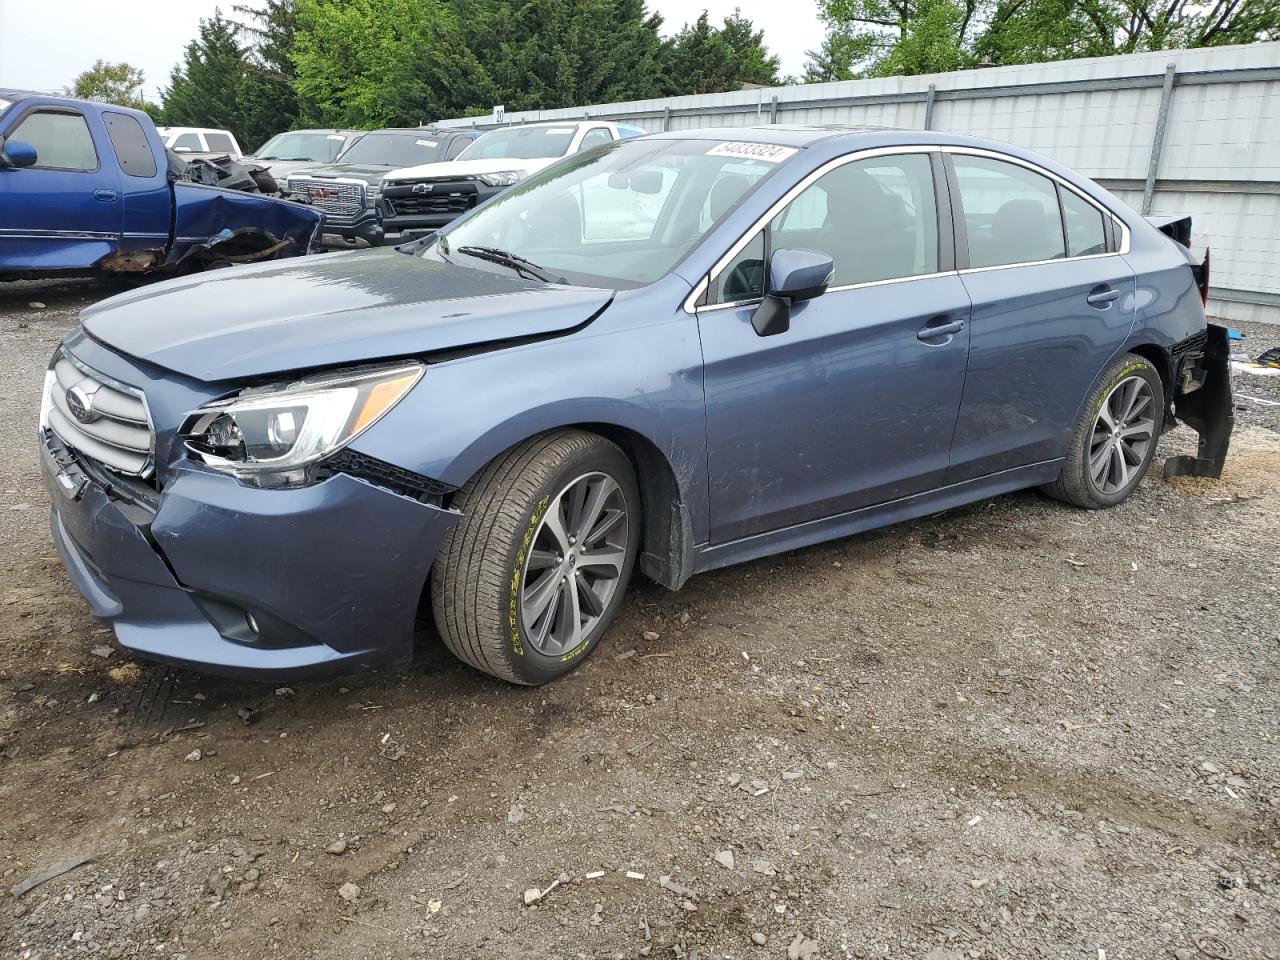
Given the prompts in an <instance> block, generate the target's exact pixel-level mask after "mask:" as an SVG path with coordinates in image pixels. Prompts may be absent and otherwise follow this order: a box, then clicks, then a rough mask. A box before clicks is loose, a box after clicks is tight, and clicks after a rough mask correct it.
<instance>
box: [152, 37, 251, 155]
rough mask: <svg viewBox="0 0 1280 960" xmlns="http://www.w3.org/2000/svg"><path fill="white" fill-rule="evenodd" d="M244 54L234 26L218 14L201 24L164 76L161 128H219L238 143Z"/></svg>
mask: <svg viewBox="0 0 1280 960" xmlns="http://www.w3.org/2000/svg"><path fill="white" fill-rule="evenodd" d="M246 66H247V64H246V59H245V50H244V48H243V47H242V46H241V45H240V42H239V40H238V39H237V31H236V25H235V24H234V23H232V22H231V21H230V20H227V19H225V18H224V17H223V16H222V14H221V13H220V12H217V13H215V14H214V15H213V16H212V17H211V18H209V19H208V20H201V21H200V27H199V31H198V33H197V36H196V38H195V39H194V40H192V41H191V42H190V43H188V44H187V48H186V51H185V52H184V53H183V56H182V60H181V62H179V63H178V64H177V65H176V66H175V67H174V68H173V72H172V73H171V74H170V76H169V86H168V87H167V88H166V89H165V90H164V91H163V92H162V93H161V100H162V115H163V117H164V122H165V123H167V124H169V125H171V126H180V127H220V128H223V129H227V130H230V131H231V132H232V133H233V134H235V137H236V139H237V140H241V139H242V138H244V139H245V140H246V143H248V142H251V141H249V140H248V138H247V133H248V131H247V130H246V129H245V127H244V125H243V123H242V122H241V121H242V119H243V113H242V107H241V104H240V93H241V90H242V88H243V84H244V76H245V71H246Z"/></svg>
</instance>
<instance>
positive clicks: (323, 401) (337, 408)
mask: <svg viewBox="0 0 1280 960" xmlns="http://www.w3.org/2000/svg"><path fill="white" fill-rule="evenodd" d="M422 371H423V365H422V364H420V363H407V364H398V365H396V366H394V367H382V368H380V369H376V370H366V371H357V372H348V373H340V374H329V375H325V376H318V377H312V378H304V379H302V380H298V381H296V382H294V383H290V384H286V385H284V386H281V387H271V388H268V389H253V390H246V391H244V392H243V393H241V394H240V395H239V396H236V397H232V398H231V399H229V400H219V401H217V402H215V403H209V404H206V405H205V406H203V407H201V408H200V409H199V410H196V411H194V412H193V413H191V414H189V415H188V416H187V419H186V421H185V422H184V423H183V425H182V430H181V436H182V439H183V442H184V443H185V444H186V447H187V449H188V450H190V451H191V452H192V453H193V454H195V456H196V457H197V458H198V459H199V460H200V461H202V462H203V463H205V464H208V465H209V466H210V467H213V468H214V469H215V470H221V471H223V472H224V473H230V474H233V475H235V476H237V477H239V478H240V479H242V480H246V481H248V482H250V483H254V484H257V485H259V486H282V485H293V484H297V483H303V482H305V481H306V468H307V467H308V466H310V465H311V464H313V463H315V462H317V461H318V460H323V459H324V458H325V457H327V456H329V455H330V454H333V453H336V452H337V451H339V450H341V449H342V448H343V447H345V446H346V445H347V444H348V443H350V442H351V441H352V440H354V439H355V438H356V437H358V436H359V435H360V434H361V433H363V432H364V431H365V430H367V429H369V427H371V426H373V425H374V424H375V423H377V422H378V420H379V419H381V418H382V416H383V415H384V414H386V413H387V411H389V410H390V409H391V408H392V407H394V406H395V405H396V404H397V403H399V402H400V400H401V398H403V397H404V395H405V394H406V393H408V392H409V391H410V390H411V389H412V388H413V385H414V384H416V383H417V382H418V380H419V378H421V376H422Z"/></svg>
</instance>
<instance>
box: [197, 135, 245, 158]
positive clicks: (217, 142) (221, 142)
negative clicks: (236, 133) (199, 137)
mask: <svg viewBox="0 0 1280 960" xmlns="http://www.w3.org/2000/svg"><path fill="white" fill-rule="evenodd" d="M204 139H205V142H206V143H208V144H209V149H210V150H211V151H212V152H214V153H236V152H238V151H237V150H236V145H235V141H233V140H232V139H231V137H229V136H228V135H227V134H225V133H206V134H205V135H204Z"/></svg>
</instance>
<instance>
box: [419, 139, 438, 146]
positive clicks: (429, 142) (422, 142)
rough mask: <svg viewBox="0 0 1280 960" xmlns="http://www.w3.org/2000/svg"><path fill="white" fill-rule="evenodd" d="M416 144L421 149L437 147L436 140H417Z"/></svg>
mask: <svg viewBox="0 0 1280 960" xmlns="http://www.w3.org/2000/svg"><path fill="white" fill-rule="evenodd" d="M414 143H416V144H417V145H418V146H420V147H434V146H435V145H436V142H435V141H434V140H415V141H414Z"/></svg>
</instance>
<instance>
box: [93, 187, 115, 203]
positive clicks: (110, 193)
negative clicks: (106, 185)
mask: <svg viewBox="0 0 1280 960" xmlns="http://www.w3.org/2000/svg"><path fill="white" fill-rule="evenodd" d="M93 199H95V200H101V201H102V202H103V203H114V202H115V199H116V192H115V191H114V190H95V191H93Z"/></svg>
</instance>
